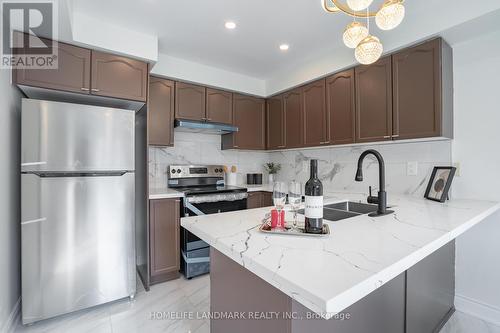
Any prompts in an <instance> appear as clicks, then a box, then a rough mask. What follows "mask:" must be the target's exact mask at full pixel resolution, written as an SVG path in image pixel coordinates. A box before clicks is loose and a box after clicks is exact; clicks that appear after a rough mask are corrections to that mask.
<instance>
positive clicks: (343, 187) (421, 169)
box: [271, 141, 451, 196]
mask: <svg viewBox="0 0 500 333" xmlns="http://www.w3.org/2000/svg"><path fill="white" fill-rule="evenodd" d="M366 149H376V150H378V151H379V152H380V153H381V154H382V156H383V157H384V161H385V169H386V189H387V191H388V192H392V193H399V194H410V195H418V196H420V195H423V194H424V192H425V189H426V186H427V182H428V179H429V177H430V174H431V172H432V169H433V167H434V166H436V165H450V163H451V141H431V142H412V143H391V144H380V145H363V146H353V147H335V148H331V147H328V148H320V149H303V150H291V151H283V152H275V153H272V154H271V159H272V160H273V161H274V162H279V163H281V164H282V170H281V172H280V174H279V175H278V177H277V178H278V179H279V180H285V181H289V180H292V179H295V180H297V181H300V182H305V181H307V179H309V160H310V159H312V158H316V159H318V165H319V166H318V169H319V170H318V173H319V176H320V179H321V181H322V182H323V186H324V190H325V191H335V192H337V191H346V192H355V193H368V186H372V188H373V189H374V190H376V189H377V188H378V163H377V160H376V159H375V157H373V156H372V155H368V156H367V157H366V159H365V161H364V164H363V171H364V172H363V174H364V181H363V182H356V181H354V176H355V174H356V169H357V162H358V157H359V155H360V154H361V153H362V152H363V151H364V150H366ZM408 162H417V163H418V168H417V169H418V170H417V175H416V176H409V175H407V163H408Z"/></svg>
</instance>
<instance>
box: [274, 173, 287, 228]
mask: <svg viewBox="0 0 500 333" xmlns="http://www.w3.org/2000/svg"><path fill="white" fill-rule="evenodd" d="M273 202H274V207H275V208H276V210H277V211H278V223H277V224H276V228H278V229H283V228H284V227H285V223H284V222H285V221H281V211H282V210H283V208H285V202H286V184H285V183H283V182H275V183H274V186H273Z"/></svg>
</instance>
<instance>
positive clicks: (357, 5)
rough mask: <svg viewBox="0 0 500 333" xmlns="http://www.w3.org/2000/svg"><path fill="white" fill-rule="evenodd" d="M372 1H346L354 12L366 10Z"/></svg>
mask: <svg viewBox="0 0 500 333" xmlns="http://www.w3.org/2000/svg"><path fill="white" fill-rule="evenodd" d="M372 2H373V0H347V5H348V6H349V8H351V9H352V10H354V11H360V10H363V9H366V8H368V7H369V6H370V5H371V4H372Z"/></svg>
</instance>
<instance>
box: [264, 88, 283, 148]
mask: <svg viewBox="0 0 500 333" xmlns="http://www.w3.org/2000/svg"><path fill="white" fill-rule="evenodd" d="M266 104H267V122H266V128H267V149H281V148H285V111H284V108H283V96H282V95H279V96H275V97H271V98H269V99H268V100H267V102H266Z"/></svg>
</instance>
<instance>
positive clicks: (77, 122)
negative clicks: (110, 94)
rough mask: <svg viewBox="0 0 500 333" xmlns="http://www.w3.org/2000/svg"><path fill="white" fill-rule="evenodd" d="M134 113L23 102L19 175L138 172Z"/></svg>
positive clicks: (48, 102)
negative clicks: (135, 167)
mask: <svg viewBox="0 0 500 333" xmlns="http://www.w3.org/2000/svg"><path fill="white" fill-rule="evenodd" d="M134 118H135V113H134V112H133V111H130V110H121V109H114V108H105V107H99V106H89V105H81V104H71V103H61V102H51V101H42V100H35V99H26V98H25V99H23V101H22V113H21V143H22V148H21V151H22V152H21V171H24V172H30V171H35V172H37V171H38V172H43V171H58V172H85V171H107V170H134Z"/></svg>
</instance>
